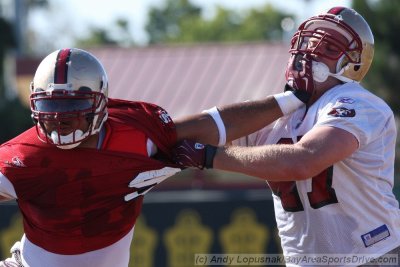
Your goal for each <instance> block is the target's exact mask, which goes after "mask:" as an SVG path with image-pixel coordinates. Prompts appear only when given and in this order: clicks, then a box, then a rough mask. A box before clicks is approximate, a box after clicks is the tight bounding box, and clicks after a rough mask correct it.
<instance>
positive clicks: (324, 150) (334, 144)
mask: <svg viewBox="0 0 400 267" xmlns="http://www.w3.org/2000/svg"><path fill="white" fill-rule="evenodd" d="M357 148H358V141H357V139H356V138H355V137H354V135H353V134H351V133H349V132H347V131H345V130H342V129H339V128H334V127H329V126H321V127H316V128H314V129H313V130H312V131H310V132H308V133H307V134H306V135H304V136H303V137H302V139H301V140H300V141H299V142H298V143H296V144H293V145H291V144H288V145H285V144H278V145H265V146H260V147H235V146H232V147H226V148H219V149H218V150H217V153H216V155H215V158H214V167H215V168H217V169H222V170H227V171H234V172H241V173H244V174H247V175H252V176H256V177H260V178H263V179H268V180H270V181H284V180H291V181H293V180H304V179H307V178H310V177H313V176H315V175H317V174H319V173H320V172H322V171H323V170H325V169H326V168H327V167H329V166H331V165H333V164H334V163H336V162H338V161H341V160H343V159H345V158H347V157H348V156H350V155H351V154H352V153H353V152H354V151H355V150H356V149H357ZM299 159H301V160H299Z"/></svg>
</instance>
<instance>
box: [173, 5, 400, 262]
mask: <svg viewBox="0 0 400 267" xmlns="http://www.w3.org/2000/svg"><path fill="white" fill-rule="evenodd" d="M373 52H374V38H373V34H372V32H371V30H370V27H369V25H368V23H367V22H366V21H365V20H364V18H363V17H362V16H361V15H360V14H358V13H357V12H356V11H354V10H353V9H350V8H344V7H335V8H332V9H330V10H329V11H328V12H327V13H326V14H321V15H318V16H314V17H311V18H310V19H308V20H306V21H305V22H304V23H302V24H301V25H300V26H299V28H298V31H297V32H296V33H295V34H294V36H293V38H292V41H291V49H290V53H291V55H290V59H289V61H288V65H287V70H286V78H287V82H288V84H290V85H292V86H294V87H297V88H300V89H302V90H304V91H305V92H307V93H309V94H311V99H310V100H309V101H308V103H307V106H304V107H302V108H300V109H298V110H297V111H295V112H294V113H291V114H288V115H286V116H284V117H282V118H280V119H279V120H277V121H275V122H274V123H273V124H271V125H268V126H267V127H265V128H264V129H262V130H260V131H258V132H255V133H254V134H251V135H249V136H247V137H246V138H242V139H239V140H236V141H235V142H233V145H232V146H225V147H218V148H217V147H213V146H210V145H206V146H204V147H201V146H199V144H197V143H195V142H194V141H191V140H185V141H183V142H182V143H181V144H180V145H178V146H177V147H176V150H175V157H176V158H175V159H176V161H177V162H180V164H182V165H185V166H189V167H190V166H191V167H199V168H202V167H203V166H204V167H205V168H216V169H221V170H227V171H234V172H240V173H244V174H248V175H252V176H256V177H260V178H262V179H265V180H267V182H268V185H269V187H270V188H271V190H272V192H273V199H274V207H275V217H276V222H277V226H278V229H279V235H280V238H281V245H282V249H283V253H284V255H285V256H286V259H287V265H288V266H305V265H307V266H310V265H314V266H321V265H326V264H324V260H325V261H326V262H325V263H328V262H327V261H329V260H330V261H331V262H330V263H331V264H330V265H336V266H346V265H352V266H358V265H363V264H366V263H367V262H370V261H371V259H372V258H377V257H380V256H383V255H384V254H394V259H391V260H392V266H398V264H399V262H398V261H397V262H396V260H399V259H398V254H399V251H400V210H399V204H398V201H397V200H396V198H395V196H394V194H393V184H394V157H395V143H396V125H395V121H394V116H393V112H392V110H391V109H390V108H389V107H388V105H387V104H386V103H385V102H384V101H383V100H381V99H380V98H379V97H377V96H375V95H374V94H372V93H371V92H369V91H367V90H365V89H364V88H363V87H362V86H361V85H360V84H359V83H360V82H361V80H362V79H363V77H364V76H365V74H366V73H367V72H368V69H369V67H370V65H371V61H372V59H373ZM278 102H279V99H278ZM196 144H197V145H196ZM194 145H196V146H194ZM396 254H397V255H396ZM313 255H314V256H316V257H314V258H312V256H313ZM303 256H305V257H303ZM318 257H320V258H318ZM310 260H315V261H313V262H314V263H315V264H312V262H311V261H310ZM318 260H319V261H318ZM379 260H382V258H380V259H379ZM386 263H388V262H387V261H386ZM376 264H377V266H379V262H378V261H377V262H376ZM388 264H389V266H390V264H391V263H390V262H389V263H388ZM385 266H388V265H385Z"/></svg>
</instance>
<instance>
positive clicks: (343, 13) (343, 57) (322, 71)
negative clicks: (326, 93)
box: [286, 7, 374, 89]
mask: <svg viewBox="0 0 400 267" xmlns="http://www.w3.org/2000/svg"><path fill="white" fill-rule="evenodd" d="M310 42H312V43H313V45H312V46H311V48H310ZM327 46H329V47H330V50H332V51H335V52H334V53H331V54H327V53H326V52H324V51H326V49H324V47H327ZM289 52H290V53H291V54H292V56H291V59H290V60H289V62H291V63H292V64H288V67H287V70H286V77H287V78H288V76H290V75H288V74H292V73H295V71H299V70H301V62H300V63H299V60H301V58H302V57H303V56H306V57H308V58H309V59H310V58H312V57H313V56H315V57H319V58H328V59H330V60H336V61H337V63H336V73H330V72H329V69H328V68H327V66H326V65H325V64H323V63H322V64H321V63H320V62H312V68H313V70H312V74H313V76H314V80H315V81H318V82H321V81H324V79H326V78H327V77H328V76H333V77H336V78H337V79H339V80H341V81H342V82H360V81H361V80H362V79H363V77H364V76H365V74H366V73H367V72H368V69H369V67H370V66H371V62H372V59H373V55H374V37H373V34H372V31H371V29H370V27H369V25H368V23H367V22H366V21H365V20H364V18H363V17H362V16H361V15H360V14H358V13H357V12H356V11H354V10H353V9H351V8H346V7H334V8H331V9H330V10H329V11H328V12H327V13H326V14H321V15H318V16H314V17H311V18H309V19H308V20H306V21H305V22H303V23H302V24H301V25H300V26H299V28H298V30H297V31H296V33H295V34H294V35H293V37H292V40H291V48H290V50H289ZM296 59H297V61H296ZM293 70H294V71H293ZM292 76H293V75H292ZM300 89H301V88H300Z"/></svg>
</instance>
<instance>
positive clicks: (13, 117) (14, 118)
mask: <svg viewBox="0 0 400 267" xmlns="http://www.w3.org/2000/svg"><path fill="white" fill-rule="evenodd" d="M0 125H2V127H1V131H0V144H1V143H4V142H5V141H8V140H9V139H11V138H13V137H15V136H17V135H18V134H20V133H22V132H23V131H25V130H26V129H28V128H30V127H32V125H33V123H32V119H31V111H30V110H29V109H28V108H26V107H24V106H23V105H22V104H21V102H20V101H19V100H18V99H14V100H12V101H4V102H3V103H2V104H1V105H0Z"/></svg>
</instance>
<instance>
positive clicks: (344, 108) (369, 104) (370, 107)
mask: <svg viewBox="0 0 400 267" xmlns="http://www.w3.org/2000/svg"><path fill="white" fill-rule="evenodd" d="M391 114H392V112H391V111H390V109H389V108H388V107H387V106H386V105H384V104H382V103H381V102H380V101H379V99H368V97H358V98H344V97H339V98H337V99H336V101H334V102H331V103H330V104H328V105H326V106H325V107H324V108H323V109H322V110H321V111H320V112H319V115H318V118H317V123H316V126H323V125H327V126H332V127H336V128H340V129H343V130H345V131H348V132H350V133H351V134H353V135H354V136H355V137H356V138H357V140H358V142H359V146H362V145H365V144H367V143H369V142H371V141H372V140H373V139H374V138H375V137H376V136H379V135H380V134H381V132H382V130H383V129H385V127H386V124H387V122H388V120H389V119H390V115H391Z"/></svg>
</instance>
